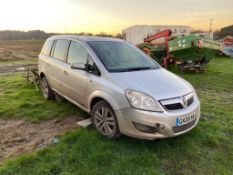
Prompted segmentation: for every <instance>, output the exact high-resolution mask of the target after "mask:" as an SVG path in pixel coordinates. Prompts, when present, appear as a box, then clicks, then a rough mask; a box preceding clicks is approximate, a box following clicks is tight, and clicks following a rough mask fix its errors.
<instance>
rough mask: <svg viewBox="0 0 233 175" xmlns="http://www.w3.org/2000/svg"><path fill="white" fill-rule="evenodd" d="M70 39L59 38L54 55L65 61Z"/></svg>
mask: <svg viewBox="0 0 233 175" xmlns="http://www.w3.org/2000/svg"><path fill="white" fill-rule="evenodd" d="M69 44H70V41H68V40H57V41H56V45H55V49H54V53H53V57H55V58H57V59H59V60H62V61H65V60H66V57H67V52H68V48H69Z"/></svg>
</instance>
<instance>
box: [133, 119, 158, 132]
mask: <svg viewBox="0 0 233 175" xmlns="http://www.w3.org/2000/svg"><path fill="white" fill-rule="evenodd" d="M133 125H134V127H135V128H136V129H137V130H138V131H141V132H144V133H154V134H155V133H156V132H157V128H155V127H151V126H147V125H143V124H139V123H134V122H133Z"/></svg>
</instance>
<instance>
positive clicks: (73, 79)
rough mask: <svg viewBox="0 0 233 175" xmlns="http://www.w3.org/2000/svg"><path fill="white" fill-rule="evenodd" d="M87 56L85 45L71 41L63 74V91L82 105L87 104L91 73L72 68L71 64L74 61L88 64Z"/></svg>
mask: <svg viewBox="0 0 233 175" xmlns="http://www.w3.org/2000/svg"><path fill="white" fill-rule="evenodd" d="M87 57H88V53H87V51H86V49H85V48H84V47H83V45H82V44H81V43H79V42H76V41H71V43H70V47H69V51H68V55H67V64H66V66H65V69H64V74H63V80H62V91H63V94H64V95H65V96H66V97H68V98H70V99H71V100H73V101H75V102H76V103H79V104H80V105H82V106H85V99H86V95H87V90H88V88H87V86H88V80H89V78H88V77H89V74H88V72H86V71H85V70H78V69H72V68H71V65H72V64H73V63H75V64H76V63H82V64H86V63H87Z"/></svg>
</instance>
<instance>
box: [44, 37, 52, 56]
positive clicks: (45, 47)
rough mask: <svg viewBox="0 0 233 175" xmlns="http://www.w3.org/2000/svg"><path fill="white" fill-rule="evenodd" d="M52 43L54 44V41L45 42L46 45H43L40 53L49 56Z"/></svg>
mask: <svg viewBox="0 0 233 175" xmlns="http://www.w3.org/2000/svg"><path fill="white" fill-rule="evenodd" d="M53 43H54V41H52V40H50V41H48V42H46V44H45V46H44V48H43V51H42V53H43V54H45V55H48V56H49V55H50V53H51V49H52V46H53Z"/></svg>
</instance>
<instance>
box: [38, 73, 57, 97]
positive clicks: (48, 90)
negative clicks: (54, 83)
mask: <svg viewBox="0 0 233 175" xmlns="http://www.w3.org/2000/svg"><path fill="white" fill-rule="evenodd" d="M41 89H42V93H43V96H44V98H45V99H47V100H49V99H54V93H53V90H52V89H51V88H50V86H49V84H48V81H47V79H46V77H43V78H42V79H41Z"/></svg>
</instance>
